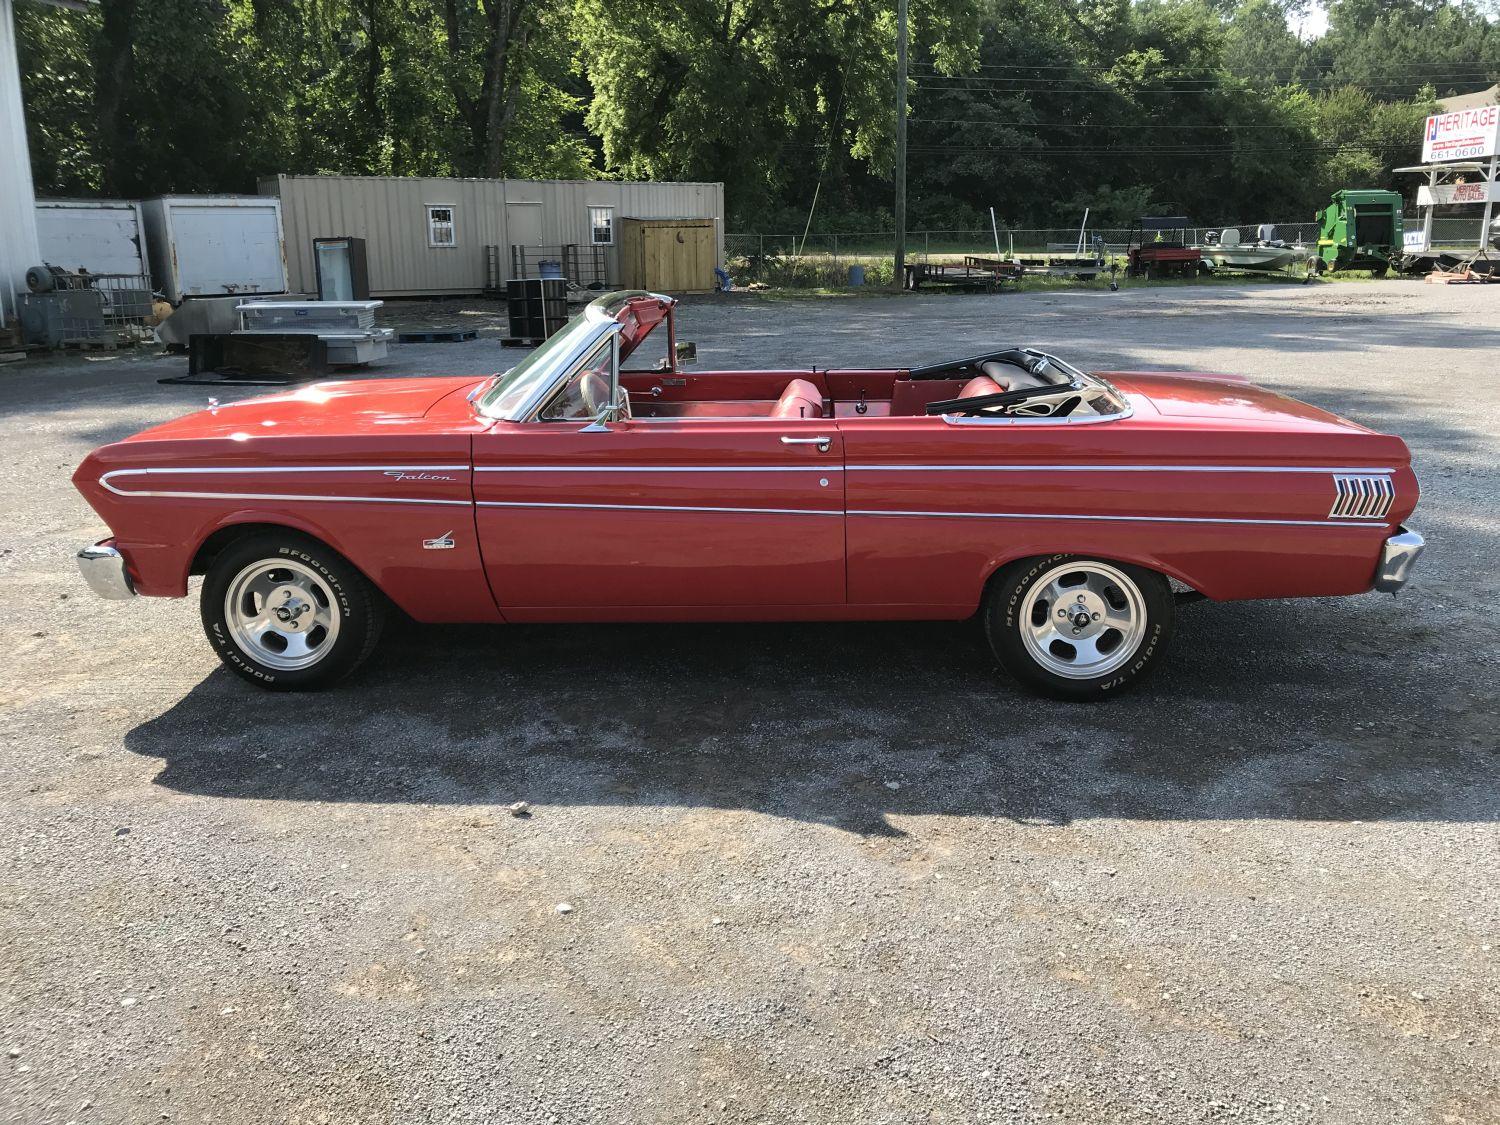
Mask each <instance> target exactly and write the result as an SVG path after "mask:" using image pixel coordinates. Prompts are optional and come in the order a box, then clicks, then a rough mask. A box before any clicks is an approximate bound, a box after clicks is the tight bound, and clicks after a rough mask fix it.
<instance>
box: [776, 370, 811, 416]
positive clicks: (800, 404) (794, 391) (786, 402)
mask: <svg viewBox="0 0 1500 1125" xmlns="http://www.w3.org/2000/svg"><path fill="white" fill-rule="evenodd" d="M771 417H772V418H821V417H823V395H822V393H821V392H820V391H819V390H818V388H817V387H815V386H813V385H812V384H811V383H809V382H808V381H807V380H806V379H793V380H792V381H791V382H790V383H788V384H787V385H786V390H784V391H782V392H781V398H779V399H777V401H776V405H775V406H773V407H771Z"/></svg>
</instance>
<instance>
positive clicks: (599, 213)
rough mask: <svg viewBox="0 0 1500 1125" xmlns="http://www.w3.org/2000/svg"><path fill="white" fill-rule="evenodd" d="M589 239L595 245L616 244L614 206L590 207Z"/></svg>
mask: <svg viewBox="0 0 1500 1125" xmlns="http://www.w3.org/2000/svg"><path fill="white" fill-rule="evenodd" d="M589 239H590V241H591V242H593V244H594V245H595V246H613V245H614V244H615V209H614V208H613V207H590V208H589Z"/></svg>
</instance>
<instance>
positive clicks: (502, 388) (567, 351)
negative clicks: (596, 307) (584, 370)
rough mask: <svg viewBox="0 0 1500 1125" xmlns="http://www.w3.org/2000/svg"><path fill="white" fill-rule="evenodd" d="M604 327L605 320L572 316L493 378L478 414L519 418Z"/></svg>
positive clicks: (490, 416) (483, 396)
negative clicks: (493, 380) (510, 366)
mask: <svg viewBox="0 0 1500 1125" xmlns="http://www.w3.org/2000/svg"><path fill="white" fill-rule="evenodd" d="M606 328H607V322H606V323H601V322H600V321H598V320H596V319H591V318H590V317H589V316H588V315H587V314H582V315H579V316H575V317H574V318H573V319H572V320H570V321H569V322H568V323H567V324H566V325H564V326H563V328H562V329H561V330H560V331H559V332H557V333H556V334H554V335H553V336H551V337H549V338H548V339H547V340H546V342H544V343H543V344H542V345H541V346H540V347H538V348H537V349H536V350H535V351H534V352H532V353H531V354H530V355H528V356H527V357H526V358H525V359H523V360H522V361H521V362H520V363H518V364H516V365H515V366H514V367H512V368H511V369H510V370H509V371H507V372H505V374H503V375H500V376H498V377H497V378H496V380H495V383H494V385H493V386H491V387H490V389H489V390H487V391H485V393H484V394H483V395H482V396H481V397H480V399H479V402H478V404H477V407H478V410H479V413H480V414H482V415H484V416H485V417H486V418H509V419H512V420H518V419H519V418H520V416H521V413H522V411H524V410H525V409H526V406H527V404H528V403H530V402H533V401H534V400H535V399H536V397H537V396H538V395H540V394H542V393H544V392H545V391H546V390H547V389H548V388H550V387H551V386H553V385H554V384H555V383H556V382H557V381H558V379H559V378H560V377H561V376H562V374H563V369H564V368H566V367H567V366H568V365H569V364H570V363H571V362H572V361H573V360H574V359H576V358H577V356H578V353H579V352H580V351H582V350H583V349H584V348H585V347H587V346H588V343H589V342H590V341H591V340H593V339H594V338H595V337H597V336H598V335H599V334H600V333H601V332H603V331H605V329H606Z"/></svg>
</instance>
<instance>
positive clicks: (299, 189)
mask: <svg viewBox="0 0 1500 1125" xmlns="http://www.w3.org/2000/svg"><path fill="white" fill-rule="evenodd" d="M260 192H261V194H262V195H274V196H277V197H279V198H280V200H281V214H282V224H283V227H284V229H285V233H286V261H287V272H288V274H289V278H288V281H289V286H290V288H291V289H292V291H294V292H303V293H315V292H316V291H317V273H316V266H315V264H314V260H313V240H314V239H318V238H340V237H345V236H348V237H352V238H362V239H364V240H365V253H366V259H367V262H368V268H369V282H370V296H372V297H421V296H439V295H445V294H456V295H461V294H471V293H482V292H485V291H487V290H494V289H497V288H500V287H503V286H504V283H505V282H506V280H508V279H509V278H511V277H538V276H541V274H542V272H543V271H544V270H545V271H549V272H550V269H551V267H550V265H544V263H554V262H555V263H557V267H558V268H559V269H562V270H564V272H565V273H566V274H567V275H568V276H569V277H570V278H572V279H573V280H576V281H578V282H579V283H580V284H583V285H592V286H596V287H603V288H621V287H622V286H624V285H625V284H626V278H625V275H624V272H623V269H622V261H621V257H622V255H621V250H622V247H621V245H620V238H621V233H622V228H623V223H624V220H625V219H626V218H627V217H628V218H631V219H652V218H657V217H661V218H670V219H673V220H682V219H693V220H697V221H698V227H697V228H696V229H699V230H707V231H709V232H710V236H711V237H710V239H709V242H710V245H709V247H708V249H707V250H706V251H705V250H702V249H701V248H700V249H699V250H698V251H697V252H698V254H699V255H700V259H706V258H707V257H711V258H712V261H711V263H709V265H708V269H707V277H706V280H695V279H696V275H694V276H693V277H688V276H687V275H685V274H684V275H683V276H684V278H685V279H686V280H693V281H695V283H694V284H693V285H692V289H694V290H699V289H708V288H711V287H712V285H713V267H714V266H718V265H722V264H723V261H724V185H723V184H717V183H713V184H710V183H651V182H646V183H626V182H622V181H618V180H482V179H441V178H421V177H410V178H407V177H396V176H275V177H273V178H270V179H266V180H263V181H262V182H261V184H260ZM695 237H697V238H702V237H703V236H702V235H701V234H700V235H697V236H695ZM700 272H701V271H700ZM673 276H674V277H675V276H676V275H673ZM669 291H670V290H669ZM678 291H679V292H683V291H687V290H686V289H685V288H681V289H679V290H678Z"/></svg>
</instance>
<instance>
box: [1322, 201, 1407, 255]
mask: <svg viewBox="0 0 1500 1125" xmlns="http://www.w3.org/2000/svg"><path fill="white" fill-rule="evenodd" d="M1401 233H1402V232H1401V196H1400V195H1398V194H1397V193H1396V192H1394V191H1381V190H1378V189H1373V188H1372V189H1365V190H1354V189H1350V188H1345V189H1344V190H1342V191H1336V192H1334V193H1333V202H1332V203H1331V204H1329V205H1328V206H1327V207H1325V208H1323V210H1321V211H1319V212H1318V253H1317V256H1316V257H1315V258H1313V260H1312V266H1313V268H1314V269H1315V270H1316V271H1317V272H1318V273H1326V272H1327V271H1328V270H1369V271H1370V272H1371V273H1373V274H1374V275H1375V276H1376V277H1384V276H1385V273H1386V271H1387V270H1388V269H1390V268H1391V265H1392V262H1393V260H1394V259H1395V258H1396V256H1397V255H1399V254H1400V253H1401V247H1402V241H1401Z"/></svg>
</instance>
